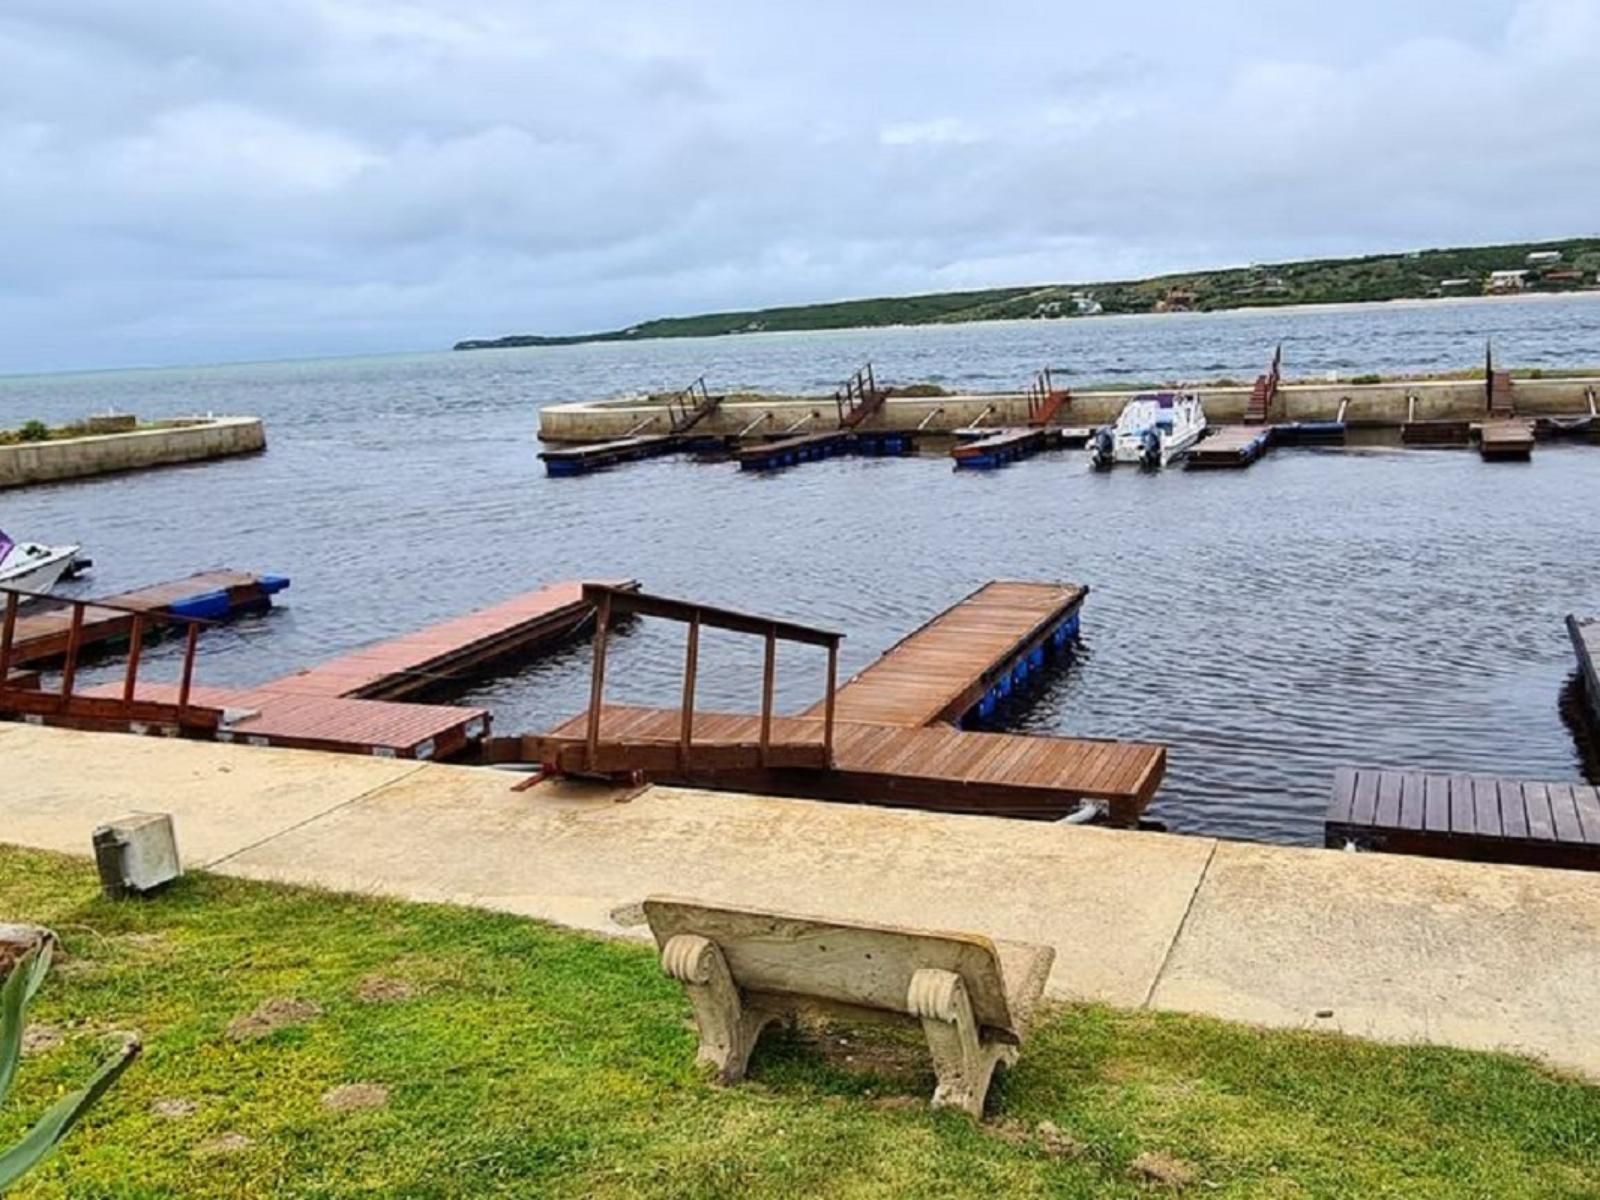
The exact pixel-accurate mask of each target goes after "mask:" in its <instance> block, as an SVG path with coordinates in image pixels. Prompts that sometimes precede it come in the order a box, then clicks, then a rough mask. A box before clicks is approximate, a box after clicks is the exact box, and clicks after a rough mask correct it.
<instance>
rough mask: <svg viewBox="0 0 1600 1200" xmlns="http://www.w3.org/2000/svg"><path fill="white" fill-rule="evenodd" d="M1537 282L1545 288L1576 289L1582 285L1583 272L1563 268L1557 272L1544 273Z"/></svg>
mask: <svg viewBox="0 0 1600 1200" xmlns="http://www.w3.org/2000/svg"><path fill="white" fill-rule="evenodd" d="M1539 282H1540V283H1541V284H1543V285H1544V286H1545V287H1577V286H1579V285H1580V284H1581V283H1583V272H1582V271H1576V270H1573V269H1572V268H1571V267H1565V268H1563V269H1561V270H1559V271H1544V272H1542V273H1541V274H1540V276H1539Z"/></svg>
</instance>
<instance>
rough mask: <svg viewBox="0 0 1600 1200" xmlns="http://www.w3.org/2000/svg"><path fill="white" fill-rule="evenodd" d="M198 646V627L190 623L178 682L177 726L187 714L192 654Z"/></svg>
mask: <svg viewBox="0 0 1600 1200" xmlns="http://www.w3.org/2000/svg"><path fill="white" fill-rule="evenodd" d="M199 645H200V626H198V625H196V624H194V623H193V622H190V624H189V633H188V636H187V637H186V638H185V639H184V645H183V678H182V679H181V680H180V681H179V682H178V724H180V725H182V724H183V718H184V717H186V716H187V715H188V713H189V690H190V688H192V687H193V686H194V653H195V650H196V648H197V647H198V646H199Z"/></svg>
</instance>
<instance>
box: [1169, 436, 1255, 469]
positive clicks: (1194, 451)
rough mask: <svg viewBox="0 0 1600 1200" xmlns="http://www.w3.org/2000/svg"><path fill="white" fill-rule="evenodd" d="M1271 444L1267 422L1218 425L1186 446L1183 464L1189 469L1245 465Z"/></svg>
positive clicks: (1253, 460)
mask: <svg viewBox="0 0 1600 1200" xmlns="http://www.w3.org/2000/svg"><path fill="white" fill-rule="evenodd" d="M1271 445H1272V429H1271V427H1270V426H1269V427H1266V428H1263V427H1260V426H1256V427H1253V428H1252V427H1250V426H1246V425H1221V426H1218V427H1217V428H1216V430H1215V431H1214V432H1212V433H1211V435H1210V436H1209V437H1205V438H1202V439H1201V440H1200V441H1198V442H1196V443H1195V444H1194V445H1193V446H1191V447H1189V453H1188V456H1187V457H1186V458H1185V460H1184V466H1185V467H1186V468H1187V469H1189V470H1206V469H1216V468H1226V467H1234V468H1239V467H1248V466H1249V465H1250V464H1251V463H1253V462H1255V461H1256V459H1258V458H1260V457H1261V456H1262V455H1263V454H1265V453H1266V452H1267V449H1268V447H1270V446H1271Z"/></svg>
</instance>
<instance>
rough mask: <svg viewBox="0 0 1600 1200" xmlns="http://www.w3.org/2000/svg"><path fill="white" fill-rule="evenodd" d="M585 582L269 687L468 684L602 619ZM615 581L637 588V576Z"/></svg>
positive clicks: (348, 691)
mask: <svg viewBox="0 0 1600 1200" xmlns="http://www.w3.org/2000/svg"><path fill="white" fill-rule="evenodd" d="M583 586H584V585H583V584H582V583H581V582H567V583H556V584H552V585H550V586H549V587H544V588H540V589H539V590H538V591H534V592H529V593H527V594H526V595H522V596H514V597H512V598H511V599H510V600H506V601H503V602H501V603H499V604H495V605H492V606H490V607H489V608H484V609H480V610H479V611H477V612H474V613H470V614H468V615H467V616H464V617H457V618H455V619H454V620H450V621H445V622H443V623H442V624H439V625H432V626H429V627H428V628H426V629H421V630H418V631H417V632H415V633H408V634H405V635H403V636H401V637H398V638H394V639H391V640H389V641H386V642H380V643H378V644H377V645H374V646H366V647H363V648H362V649H360V650H355V651H352V652H351V653H349V654H346V655H343V656H341V657H339V658H336V659H333V660H332V661H331V662H325V663H321V664H319V665H317V666H315V667H309V668H307V669H306V670H304V671H300V672H298V673H296V674H294V675H289V676H286V677H285V678H283V679H278V680H275V681H274V682H272V683H270V684H267V685H265V686H267V687H269V688H271V689H272V690H274V691H277V692H293V693H295V694H297V695H302V696H350V697H355V698H358V699H363V700H400V699H404V698H407V697H410V696H415V695H418V694H420V693H423V692H426V691H428V690H430V689H433V688H437V687H439V686H442V685H449V684H455V683H459V682H461V681H462V680H463V679H465V678H466V677H468V676H471V675H474V674H478V673H481V672H482V671H484V670H486V669H487V668H489V667H491V666H493V665H494V664H496V663H499V662H503V661H505V660H508V659H512V658H518V657H521V656H524V655H527V654H531V653H535V652H537V651H539V650H542V649H544V648H546V647H548V646H550V645H552V644H554V643H556V642H560V641H562V640H564V639H566V638H568V637H571V636H572V634H573V633H574V632H576V631H577V630H578V629H579V628H580V627H581V626H582V625H583V624H584V623H585V622H587V621H588V620H589V619H590V618H592V617H593V616H594V605H593V604H591V603H590V602H589V601H587V600H585V599H584V597H583ZM608 586H611V587H616V588H621V589H625V590H636V589H637V588H638V586H639V585H638V583H637V582H636V581H633V580H626V581H618V582H613V583H611V584H609V585H608Z"/></svg>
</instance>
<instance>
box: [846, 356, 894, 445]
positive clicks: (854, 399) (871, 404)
mask: <svg viewBox="0 0 1600 1200" xmlns="http://www.w3.org/2000/svg"><path fill="white" fill-rule="evenodd" d="M889 391H890V389H889V388H880V387H879V386H878V381H877V380H876V379H874V378H873V375H872V364H871V363H868V364H867V365H866V366H864V367H862V368H861V369H860V370H859V371H857V372H856V373H855V374H854V375H852V376H850V378H849V379H847V380H845V381H844V383H843V384H841V385H840V387H839V390H838V391H836V392H835V393H834V397H833V401H834V404H835V405H836V406H837V407H838V410H839V428H840V429H855V428H856V427H857V426H859V425H860V424H861V423H862V422H863V421H865V420H867V419H868V418H870V417H872V416H874V415H875V414H876V413H877V412H878V411H879V410H880V409H882V408H883V403H884V401H885V400H887V399H888V398H889Z"/></svg>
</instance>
